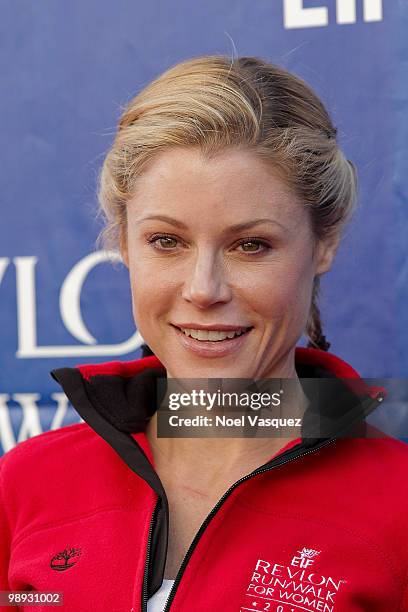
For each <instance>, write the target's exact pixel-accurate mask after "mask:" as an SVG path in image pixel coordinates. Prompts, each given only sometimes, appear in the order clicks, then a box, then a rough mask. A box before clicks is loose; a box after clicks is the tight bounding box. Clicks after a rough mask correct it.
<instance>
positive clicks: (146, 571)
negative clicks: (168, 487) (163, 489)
mask: <svg viewBox="0 0 408 612" xmlns="http://www.w3.org/2000/svg"><path fill="white" fill-rule="evenodd" d="M159 502H160V498H159V497H158V498H157V500H156V505H155V507H154V510H153V514H152V518H151V520H150V527H149V535H148V538H147V553H146V562H145V569H144V573H143V591H142V610H143V612H146V611H147V577H148V575H149V565H150V547H151V543H152V534H153V527H154V524H155V522H156V517H157V508H158V507H159ZM132 610H133V608H132Z"/></svg>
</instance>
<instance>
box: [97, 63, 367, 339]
mask: <svg viewBox="0 0 408 612" xmlns="http://www.w3.org/2000/svg"><path fill="white" fill-rule="evenodd" d="M336 135H337V130H336V128H335V127H334V126H333V124H332V121H331V119H330V117H329V114H328V113H327V111H326V109H325V107H324V106H323V104H322V102H321V101H320V100H319V98H318V97H317V96H316V94H315V93H314V92H313V90H312V89H311V88H310V87H309V86H308V85H307V84H306V83H305V82H304V81H303V80H301V79H300V78H299V77H297V76H295V75H293V74H291V73H289V72H288V71H286V70H284V69H283V68H280V67H278V66H275V65H273V64H270V63H268V62H266V61H264V60H262V59H260V58H257V57H238V58H236V59H233V60H231V59H230V58H229V57H227V56H223V55H211V56H204V57H198V58H194V59H190V60H186V61H183V62H181V63H179V64H177V65H175V66H173V67H172V68H170V69H168V70H166V71H165V72H164V73H163V74H161V75H160V76H159V77H158V78H156V79H155V80H153V81H152V82H151V83H150V84H149V85H147V86H146V87H145V88H144V89H143V90H142V91H141V92H140V93H139V94H138V95H136V96H135V97H134V98H133V99H132V100H131V101H130V102H129V104H128V105H127V108H126V109H125V111H124V112H123V114H122V116H121V118H120V121H119V125H118V130H117V133H116V137H115V139H114V142H113V145H112V147H111V149H110V150H109V152H108V154H107V155H106V158H105V160H104V163H103V167H102V169H101V173H100V177H99V192H98V197H99V203H100V210H101V212H102V214H103V216H104V218H105V223H106V225H105V228H104V230H103V231H102V233H101V235H100V237H99V242H101V243H102V244H103V245H104V246H105V247H106V248H110V249H117V248H118V246H119V244H120V241H121V240H123V239H124V237H125V236H126V204H127V201H128V200H129V199H130V198H131V197H132V194H133V192H134V189H135V185H136V182H137V179H138V177H139V176H140V175H141V174H142V172H143V170H144V169H145V168H146V166H147V164H148V163H149V162H150V161H151V160H153V159H154V157H155V156H156V155H157V154H158V153H159V152H161V151H164V150H166V149H169V148H173V147H199V148H200V150H201V151H202V153H203V155H204V156H207V157H208V158H210V157H212V156H214V155H216V154H217V153H218V152H221V151H223V150H225V149H226V148H228V147H244V148H246V149H250V150H251V151H253V152H254V153H256V154H257V155H259V156H260V157H262V158H263V159H266V160H269V161H270V162H271V164H272V165H273V166H274V167H275V168H276V169H277V170H279V171H280V172H281V173H282V174H283V176H284V177H285V179H286V181H287V182H288V184H289V185H290V186H291V187H292V188H293V189H294V191H295V193H297V194H298V195H299V196H300V198H301V200H302V201H303V202H304V205H305V206H307V207H308V208H309V210H310V219H311V225H312V228H313V232H314V236H315V237H316V239H317V240H321V239H326V238H332V237H336V236H339V235H340V234H341V232H342V230H343V228H344V226H345V224H346V223H347V221H348V220H349V218H350V217H351V215H352V213H353V210H354V207H355V202H356V191H357V177H356V172H355V168H354V166H353V164H352V163H351V162H350V161H348V160H347V159H346V158H345V157H344V155H343V153H342V151H341V150H340V148H339V146H338V144H337V140H336ZM318 293H319V277H318V276H317V277H316V278H315V280H314V286H313V296H312V303H311V308H310V315H309V319H308V322H307V326H306V330H305V333H306V334H307V336H308V337H309V344H308V346H314V347H318V348H322V349H323V350H327V349H328V348H329V346H330V344H329V343H328V342H326V339H325V337H324V336H323V334H322V328H321V322H320V313H319V308H318V305H317V297H318Z"/></svg>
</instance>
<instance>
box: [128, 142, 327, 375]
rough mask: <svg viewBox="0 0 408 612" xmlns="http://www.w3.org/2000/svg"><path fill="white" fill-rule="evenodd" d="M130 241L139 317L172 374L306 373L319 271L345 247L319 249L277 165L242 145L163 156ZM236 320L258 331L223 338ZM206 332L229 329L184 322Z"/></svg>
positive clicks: (151, 173) (140, 191)
mask: <svg viewBox="0 0 408 612" xmlns="http://www.w3.org/2000/svg"><path fill="white" fill-rule="evenodd" d="M159 216H160V217H162V218H158V217H159ZM240 226H242V227H240ZM124 238H125V239H124V241H123V243H122V255H123V259H124V261H125V263H126V265H127V266H128V268H129V273H130V280H131V289H132V301H133V314H134V318H135V323H136V326H137V328H138V329H139V331H140V333H141V334H142V336H143V338H144V340H145V342H146V343H147V344H148V345H149V346H150V348H151V349H152V351H153V352H154V353H155V355H156V356H157V357H158V358H159V359H160V361H161V362H162V363H163V365H164V366H165V368H166V369H167V373H168V376H169V377H175V378H212V377H217V378H218V377H220V378H269V377H275V376H281V377H292V376H295V370H294V348H295V345H296V343H297V341H298V340H299V338H300V336H301V335H302V333H303V331H304V329H305V326H306V322H307V318H308V313H309V308H310V303H311V295H312V285H313V278H314V276H315V275H316V274H321V273H323V272H325V271H327V270H328V269H329V267H330V264H331V261H332V258H333V256H334V252H335V245H334V244H332V245H330V244H324V243H319V244H317V245H316V248H315V250H314V249H313V235H312V230H311V226H310V220H309V213H308V211H307V210H306V209H305V207H304V206H303V205H302V203H301V202H300V201H299V199H298V198H297V197H296V195H295V194H294V193H293V192H292V191H291V190H290V189H289V187H288V186H287V185H286V184H285V182H284V181H283V180H282V178H279V176H278V174H277V173H274V172H273V169H272V168H271V166H270V164H269V165H268V164H267V163H266V162H264V161H262V160H260V159H259V158H258V157H256V156H255V154H254V153H251V152H249V151H244V150H238V149H233V150H229V151H226V152H223V153H222V154H220V155H218V156H217V157H215V158H213V159H212V160H210V161H208V160H205V159H204V158H203V157H202V155H201V154H200V152H199V151H198V150H197V149H193V148H189V149H181V148H176V149H172V150H170V151H166V152H164V153H161V154H160V155H158V156H157V157H156V158H155V159H154V160H153V162H152V163H151V164H150V166H149V168H148V169H147V170H146V171H145V172H144V174H143V175H142V176H141V177H140V178H139V179H138V184H137V188H136V192H135V194H134V197H133V198H132V200H131V201H130V202H129V204H128V224H127V235H126V236H125V237H124ZM225 326H229V327H230V328H232V329H230V330H229V332H230V335H231V333H232V332H233V331H234V328H235V329H236V330H238V331H239V330H242V329H246V330H248V328H250V329H249V330H248V331H245V333H243V334H241V335H240V336H239V337H237V336H235V337H234V338H228V339H222V338H223V336H222V335H219V331H220V328H222V327H224V328H225ZM203 327H205V328H207V329H210V330H214V331H216V330H218V334H217V333H215V334H210V335H209V336H208V335H206V332H204V334H199V338H196V339H195V338H192V337H189V336H187V335H186V334H185V333H184V332H183V331H182V330H181V329H180V328H188V329H190V330H191V329H194V330H198V329H200V328H203ZM227 331H228V330H227ZM224 332H225V329H224ZM188 333H191V332H188ZM193 333H194V332H193ZM194 335H196V336H197V334H194Z"/></svg>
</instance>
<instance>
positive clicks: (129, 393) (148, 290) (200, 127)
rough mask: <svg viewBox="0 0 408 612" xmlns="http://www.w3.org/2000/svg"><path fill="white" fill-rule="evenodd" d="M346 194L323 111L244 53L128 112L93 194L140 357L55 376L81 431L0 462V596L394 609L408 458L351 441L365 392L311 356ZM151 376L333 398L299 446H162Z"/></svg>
mask: <svg viewBox="0 0 408 612" xmlns="http://www.w3.org/2000/svg"><path fill="white" fill-rule="evenodd" d="M355 195H356V177H355V171H354V168H353V166H352V164H351V163H350V162H349V161H347V160H346V159H345V157H344V155H343V154H342V152H341V150H340V149H339V146H338V144H337V141H336V129H335V128H334V126H333V124H332V122H331V120H330V117H329V116H328V114H327V112H326V110H325V108H324V107H323V105H322V103H321V102H320V101H319V99H318V98H317V97H316V95H315V94H314V93H313V92H312V91H311V89H310V88H309V87H308V86H307V85H306V84H305V83H304V82H303V81H301V80H300V79H299V78H297V77H295V76H293V75H291V74H289V73H288V72H286V71H285V70H283V69H280V68H278V67H276V66H273V65H271V64H268V63H267V62H264V61H262V60H261V59H258V58H250V57H249V58H237V59H235V60H233V61H230V60H229V59H228V58H225V57H223V56H209V57H202V58H197V59H193V60H190V61H185V62H182V63H180V64H178V65H177V66H175V67H173V68H171V69H170V70H168V71H166V72H165V73H164V74H162V75H161V76H160V77H159V78H157V79H156V80H155V81H153V82H152V83H151V84H150V85H148V86H147V87H146V88H145V89H144V90H143V91H142V92H141V93H139V94H138V95H137V96H136V97H135V98H134V99H133V100H131V102H130V103H129V105H128V107H127V109H126V110H125V112H124V113H123V115H122V117H121V119H120V122H119V127H118V132H117V135H116V138H115V141H114V143H113V146H112V148H111V150H110V151H109V153H108V155H107V157H106V159H105V162H104V165H103V169H102V173H101V182H100V193H99V196H100V202H101V206H102V209H103V212H104V214H105V216H106V219H107V227H106V231H105V232H104V239H105V244H106V245H108V246H110V247H117V248H119V249H120V252H121V254H122V257H123V261H124V262H125V264H126V265H127V267H128V268H129V274H130V282H131V289H132V299H133V313H134V319H135V323H136V325H137V327H138V329H139V330H140V332H141V334H142V336H143V338H144V339H145V341H146V343H147V345H148V347H150V350H149V349H147V352H148V353H149V355H148V356H144V357H143V358H142V359H139V360H136V361H132V362H111V363H106V364H100V365H85V366H79V367H77V368H63V369H59V370H54V371H53V376H54V378H55V379H56V380H57V381H59V382H60V384H61V385H62V387H63V389H64V390H65V392H66V393H67V395H68V397H69V398H70V400H71V402H72V403H73V405H74V406H75V408H76V409H77V410H78V412H79V414H80V415H81V416H82V417H83V419H84V421H85V423H81V424H79V425H74V426H70V427H65V428H63V429H61V430H58V431H53V432H47V433H45V434H42V435H41V436H37V437H36V438H34V439H31V440H29V441H27V442H24V443H22V444H20V445H19V446H18V447H16V448H15V449H13V450H12V451H10V452H9V453H7V454H6V456H5V457H4V459H3V460H2V462H1V468H2V469H1V477H2V481H1V482H2V485H1V486H2V488H1V495H2V496H3V497H2V498H3V505H2V506H1V512H2V514H0V528H1V538H2V546H1V555H2V559H1V564H0V586H1V588H2V589H3V590H6V589H9V590H14V591H16V590H22V591H28V590H36V591H45V590H47V591H58V592H62V593H63V597H64V606H65V608H66V609H67V610H75V611H81V610H88V609H89V608H90V607H91V605H94V606H96V608H97V609H100V610H109V611H111V610H117V611H118V612H119V611H123V610H134V611H136V610H148V611H149V612H153V611H154V612H157V611H159V610H164V609H165V610H174V611H175V612H176V611H177V612H178V611H180V612H191V611H199V612H201V611H204V610H206V611H208V610H211V611H220V612H224V611H225V612H230V611H231V612H233V611H237V612H238V611H241V610H242V611H243V610H246V611H247V610H249V611H255V610H268V611H274V612H289V611H290V612H295V611H296V612H297V611H298V610H325V611H332V610H334V611H336V612H338V611H342V612H357V611H361V610H367V611H370V612H380V611H383V612H390V611H392V610H408V599H407V590H406V588H405V585H406V577H407V565H408V553H407V551H408V547H407V543H408V538H407V530H406V528H405V524H406V523H405V516H406V513H407V496H406V492H405V488H402V487H401V485H400V482H399V473H400V470H403V469H405V468H406V467H407V465H408V453H407V448H406V446H405V445H404V444H403V443H402V442H399V441H397V440H394V439H390V438H385V437H378V438H370V439H368V438H367V437H366V436H365V433H366V430H365V428H364V422H363V420H362V417H361V414H367V413H368V412H370V411H371V410H373V409H374V408H375V407H376V406H377V405H378V404H379V403H380V401H381V399H382V396H381V394H379V393H378V392H377V390H375V389H370V388H367V387H366V386H365V385H364V384H363V382H362V381H361V380H359V378H358V374H357V373H356V372H355V371H354V370H353V368H352V367H351V366H349V365H348V364H346V363H345V362H344V361H342V360H341V359H339V358H337V357H336V356H334V355H333V354H330V353H328V352H327V350H328V348H329V344H328V342H326V339H325V337H324V335H323V333H322V329H321V323H320V318H319V309H318V304H317V296H318V289H319V279H320V276H321V275H322V274H324V273H325V272H327V271H328V270H329V269H330V267H331V264H332V261H333V258H334V256H335V253H336V250H337V248H338V245H339V241H340V238H341V234H342V230H343V228H344V227H345V224H346V222H347V221H348V219H349V218H350V216H351V214H352V212H353V208H354V204H355ZM303 333H306V335H307V336H308V338H309V345H308V348H303V349H302V348H298V347H297V346H296V345H297V343H298V341H299V339H300V338H301V336H302V334H303ZM163 377H165V378H167V381H168V383H169V384H170V383H171V381H172V379H213V378H216V379H223V380H229V381H231V380H232V379H251V380H253V381H258V382H259V381H262V380H265V379H280V380H282V379H288V380H290V381H291V382H292V383H293V384H294V387H293V388H294V393H293V395H292V401H291V404H292V403H293V405H291V408H293V409H300V408H301V407H303V408H304V406H305V403H304V402H305V399H306V395H307V394H306V393H305V392H304V387H303V386H302V384H301V383H300V380H299V379H300V377H306V378H316V379H322V378H329V379H331V380H332V381H334V382H335V383H336V387H335V389H336V391H335V394H332V395H331V396H330V397H329V399H327V398H325V401H324V405H323V406H321V405H320V406H319V410H318V411H317V412H316V406H315V405H314V404H313V406H312V408H313V409H312V410H309V412H306V413H303V412H302V414H304V420H303V424H302V430H301V432H299V431H296V430H295V429H293V428H292V430H291V431H290V432H289V433H285V431H284V430H282V431H281V437H276V436H273V437H272V436H266V437H261V438H259V437H255V438H251V437H235V438H234V437H222V438H220V437H211V436H207V437H203V438H180V437H160V436H159V435H158V432H157V418H158V411H157V408H158V406H159V404H160V402H161V399H162V397H161V396H160V395H159V392H158V391H157V389H158V387H157V382H158V380H159V379H160V378H163ZM343 379H354V382H355V384H354V387H353V386H350V384H349V383H347V380H343ZM284 385H285V383H283V386H284ZM339 398H341V401H339ZM349 402H350V404H349ZM350 405H352V406H357V410H356V411H354V412H353V410H354V408H353V410H350ZM329 413H330V415H331V417H333V418H331V421H330V423H331V425H330V428H329V430H325V431H324V432H323V433H322V431H321V430H318V429H316V428H314V427H312V428H311V429H309V430H308V429H307V427H309V426H310V423H312V424H313V417H316V418H317V419H318V420H319V422H320V419H321V418H322V417H323V416H327V415H328V414H329ZM345 415H346V416H347V419H346V420H345V419H344V416H345ZM306 416H308V421H307V422H308V425H307V424H306ZM306 425H307V426H306ZM345 434H353V435H345ZM357 434H359V436H358V437H357ZM363 434H364V435H363ZM31 475H32V476H33V477H32V478H31ZM22 482H24V483H25V484H24V487H22V485H21V483H22ZM382 502H386V503H385V505H382ZM166 601H167V603H165V602H166ZM21 609H26V608H25V606H24V605H22V606H21ZM40 609H41V607H40Z"/></svg>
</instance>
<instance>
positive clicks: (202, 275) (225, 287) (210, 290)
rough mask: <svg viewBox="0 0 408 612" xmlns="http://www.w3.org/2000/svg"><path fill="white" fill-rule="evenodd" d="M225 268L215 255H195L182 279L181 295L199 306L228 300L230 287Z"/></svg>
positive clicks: (203, 306) (204, 306) (202, 306)
mask: <svg viewBox="0 0 408 612" xmlns="http://www.w3.org/2000/svg"><path fill="white" fill-rule="evenodd" d="M227 276H228V275H227V270H225V266H224V265H223V263H222V262H220V261H219V259H217V258H216V257H215V256H210V255H204V256H201V257H200V256H197V258H196V259H195V261H194V262H192V266H191V269H190V270H189V271H188V272H187V277H186V279H185V281H184V286H183V292H182V296H183V298H184V299H186V300H187V301H189V302H193V303H194V304H195V305H196V306H198V307H200V308H206V307H208V306H211V304H215V303H217V302H228V301H229V300H230V299H231V289H230V286H229V284H228V278H227Z"/></svg>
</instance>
